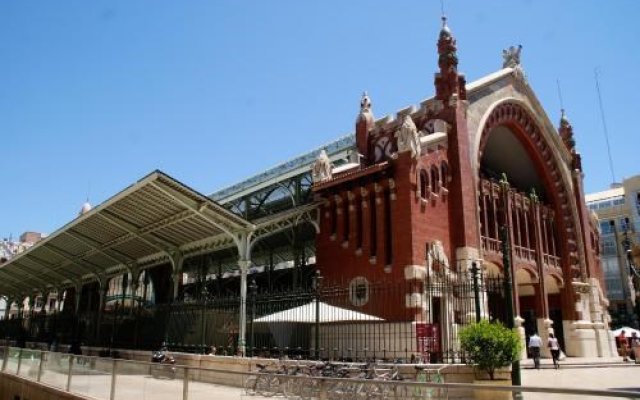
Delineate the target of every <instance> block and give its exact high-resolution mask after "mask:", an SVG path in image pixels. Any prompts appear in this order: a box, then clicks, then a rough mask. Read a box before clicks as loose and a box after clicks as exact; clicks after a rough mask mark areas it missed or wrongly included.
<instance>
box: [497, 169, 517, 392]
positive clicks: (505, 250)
mask: <svg viewBox="0 0 640 400" xmlns="http://www.w3.org/2000/svg"><path fill="white" fill-rule="evenodd" d="M500 186H501V188H502V208H503V209H502V217H503V223H502V225H501V226H500V240H501V241H502V264H503V266H502V267H503V270H504V297H505V320H506V321H505V322H506V326H507V328H509V329H513V328H514V327H515V315H514V311H513V281H512V279H511V245H510V243H509V219H508V217H507V215H508V212H509V210H508V209H507V196H508V195H509V181H508V180H507V176H506V174H502V179H501V181H500ZM511 385H513V386H521V385H522V381H521V379H520V360H519V359H518V360H515V361H514V362H513V363H512V365H511ZM512 393H513V398H514V400H517V399H522V393H521V392H512Z"/></svg>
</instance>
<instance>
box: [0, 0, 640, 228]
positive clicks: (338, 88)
mask: <svg viewBox="0 0 640 400" xmlns="http://www.w3.org/2000/svg"><path fill="white" fill-rule="evenodd" d="M445 11H446V14H447V15H448V17H449V26H450V27H451V29H452V31H453V33H454V35H455V37H456V38H457V40H458V48H459V51H458V56H459V59H460V69H461V70H462V71H463V72H465V73H466V75H467V79H468V81H473V80H475V79H477V78H480V77H482V76H483V75H486V74H488V73H490V72H493V71H495V70H497V69H499V68H500V67H501V63H502V57H501V52H502V49H503V48H505V47H508V46H510V45H514V44H519V43H521V44H522V45H523V47H524V48H523V53H522V60H523V65H524V68H525V70H526V72H527V74H528V77H529V82H530V84H531V85H532V87H533V89H534V90H535V92H536V93H537V95H538V96H539V98H540V100H541V102H542V104H543V105H544V107H545V108H546V110H547V112H548V113H549V115H550V117H551V119H552V121H554V123H556V125H557V121H558V119H559V110H560V102H559V99H558V93H557V86H556V80H558V79H559V80H560V83H561V86H562V93H563V98H564V106H565V108H566V109H567V113H568V116H569V118H570V120H571V122H572V123H573V126H574V131H575V135H576V140H577V145H578V149H579V151H580V152H581V153H582V155H583V165H584V169H585V173H586V177H585V180H586V189H587V191H595V190H601V189H605V188H607V187H608V185H609V184H610V183H611V181H612V178H611V173H610V172H609V167H608V161H607V155H606V151H605V148H606V147H605V146H606V145H605V139H604V135H603V127H602V122H601V118H600V113H599V108H598V100H597V94H596V90H595V81H594V68H596V67H597V68H598V70H599V74H600V85H601V89H602V98H603V102H604V109H605V115H606V120H607V124H608V128H609V132H610V140H611V146H612V152H613V157H614V164H615V172H616V178H617V180H620V179H621V178H622V177H625V176H627V177H628V176H631V175H634V174H638V173H640V163H639V162H638V160H639V157H638V148H639V146H638V142H639V140H638V137H639V136H640V131H639V130H638V128H637V123H636V121H637V118H638V116H639V114H640V101H639V99H638V88H639V85H638V83H639V82H640V78H639V77H638V71H640V51H638V50H639V48H638V47H639V45H638V39H639V38H640V24H638V22H637V18H638V16H639V15H640V2H639V1H637V0H626V1H623V0H618V1H595V0H593V1H588V0H575V1H557V0H550V1H540V0H536V1H533V0H529V1H526V0H508V1H507V0H505V1H502V0H501V1H498V0H489V1H463V0H445ZM439 28H440V1H438V0H430V1H425V0H422V1H393V2H392V1H385V2H383V1H372V0H369V1H344V0H340V1H325V0H323V1H293V0H291V1H284V0H278V1H276V0H273V1H264V0H261V1H258V0H255V1H231V0H229V1H195V0H191V1H158V0H154V1H151V0H148V1H132V0H122V1H84V0H76V1H44V0H41V1H3V2H0V55H1V58H0V138H1V144H0V146H1V147H0V149H1V153H0V170H1V171H2V186H0V188H1V190H2V196H0V236H1V237H7V236H9V234H13V236H14V237H16V236H17V235H19V234H20V233H21V232H23V231H25V230H35V231H42V232H52V231H54V230H55V229H57V228H59V227H60V226H62V225H63V224H65V223H67V222H68V221H70V220H71V219H73V218H74V217H75V216H76V215H77V212H78V210H79V209H80V206H81V204H82V203H83V202H84V200H85V198H86V197H87V196H89V198H90V201H91V203H93V204H97V203H100V202H102V201H104V200H105V199H107V198H108V197H110V196H111V195H113V194H115V193H116V192H118V191H120V190H121V189H123V188H124V187H126V186H128V185H130V184H132V183H133V182H135V181H136V180H137V179H139V178H141V177H142V176H144V175H146V174H147V173H149V172H150V171H152V170H154V169H156V168H158V169H161V170H163V171H165V172H167V173H169V174H170V175H173V176H174V177H176V178H178V179H179V180H181V181H183V182H185V183H187V184H188V185H190V186H192V187H194V188H195V189H197V190H200V191H202V192H204V193H211V192H213V191H215V190H217V189H221V188H223V187H225V186H227V185H230V184H233V183H235V182H238V181H240V180H242V179H244V178H246V177H249V176H251V175H253V174H255V173H258V172H260V171H262V170H264V169H265V168H268V167H271V166H273V165H275V164H277V163H279V162H281V161H285V160H287V159H289V158H291V157H294V156H296V155H299V154H301V153H304V152H306V151H308V150H311V149H313V148H316V147H317V146H320V145H322V144H324V143H326V142H329V141H331V140H333V139H335V138H337V137H340V136H342V135H344V134H347V133H350V132H352V131H353V124H354V120H355V116H356V114H357V112H358V107H359V101H360V94H361V92H362V91H363V90H368V92H369V94H370V96H371V98H372V101H373V110H374V114H375V115H376V116H377V117H382V116H384V115H386V114H393V113H395V111H397V110H398V109H400V108H403V107H405V106H408V105H411V104H417V103H419V102H420V101H421V100H423V99H425V98H427V97H430V96H431V95H432V94H433V92H434V88H433V73H434V72H435V70H436V69H437V54H436V47H435V44H436V39H437V33H438V31H439Z"/></svg>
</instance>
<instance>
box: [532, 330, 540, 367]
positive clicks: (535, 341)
mask: <svg viewBox="0 0 640 400" xmlns="http://www.w3.org/2000/svg"><path fill="white" fill-rule="evenodd" d="M541 347H542V339H540V336H538V333H537V332H535V333H534V334H533V335H531V337H530V338H529V351H530V352H531V357H533V365H534V367H535V368H536V369H540V348H541Z"/></svg>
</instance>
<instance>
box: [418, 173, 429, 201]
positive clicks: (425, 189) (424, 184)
mask: <svg viewBox="0 0 640 400" xmlns="http://www.w3.org/2000/svg"><path fill="white" fill-rule="evenodd" d="M419 185H420V187H419V190H420V198H422V199H426V198H427V196H428V195H429V174H427V171H425V170H424V169H421V170H420V182H419Z"/></svg>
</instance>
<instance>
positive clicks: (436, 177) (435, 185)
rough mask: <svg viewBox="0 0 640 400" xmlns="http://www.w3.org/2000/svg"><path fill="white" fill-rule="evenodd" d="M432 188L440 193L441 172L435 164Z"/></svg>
mask: <svg viewBox="0 0 640 400" xmlns="http://www.w3.org/2000/svg"><path fill="white" fill-rule="evenodd" d="M431 189H432V190H433V192H434V193H438V191H439V190H440V174H439V171H438V167H436V166H435V165H432V166H431Z"/></svg>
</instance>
